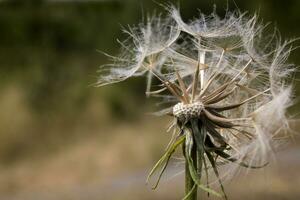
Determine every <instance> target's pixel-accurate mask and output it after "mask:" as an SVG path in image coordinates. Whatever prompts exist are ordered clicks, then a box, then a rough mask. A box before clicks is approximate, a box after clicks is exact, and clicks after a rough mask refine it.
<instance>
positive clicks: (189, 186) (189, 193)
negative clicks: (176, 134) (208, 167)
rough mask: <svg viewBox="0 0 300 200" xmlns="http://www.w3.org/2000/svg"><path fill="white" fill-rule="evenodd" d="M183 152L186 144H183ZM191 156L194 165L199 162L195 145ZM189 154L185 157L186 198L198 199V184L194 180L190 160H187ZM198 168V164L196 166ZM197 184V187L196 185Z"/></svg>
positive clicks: (190, 199)
mask: <svg viewBox="0 0 300 200" xmlns="http://www.w3.org/2000/svg"><path fill="white" fill-rule="evenodd" d="M182 147H183V153H184V154H185V148H186V145H182ZM191 158H192V160H193V163H194V165H196V163H197V147H196V146H195V145H193V148H192V152H191ZM187 159H188V158H187V156H186V158H185V160H186V161H185V198H184V199H185V200H197V184H196V183H195V182H194V180H193V178H192V176H191V173H190V167H189V162H188V161H187ZM194 167H195V168H196V166H194ZM195 186H196V187H195Z"/></svg>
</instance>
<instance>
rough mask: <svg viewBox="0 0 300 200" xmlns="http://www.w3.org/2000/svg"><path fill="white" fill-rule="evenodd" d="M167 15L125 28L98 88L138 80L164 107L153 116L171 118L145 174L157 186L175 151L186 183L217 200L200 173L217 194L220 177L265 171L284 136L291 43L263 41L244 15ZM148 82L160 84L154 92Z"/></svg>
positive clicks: (257, 27)
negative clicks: (164, 143) (160, 150)
mask: <svg viewBox="0 0 300 200" xmlns="http://www.w3.org/2000/svg"><path fill="white" fill-rule="evenodd" d="M167 11H168V15H167V16H165V17H162V16H161V15H159V16H154V17H151V18H148V19H147V21H146V23H142V24H139V25H138V26H136V27H130V28H128V29H127V30H125V32H126V33H127V34H128V35H129V38H128V39H127V40H125V41H124V42H120V44H121V45H122V51H121V55H120V56H118V57H114V56H110V58H112V60H113V63H112V64H110V65H105V66H102V67H101V69H100V78H99V82H98V85H105V84H110V83H114V82H119V81H123V80H125V79H127V78H129V77H132V76H142V75H146V76H147V83H148V84H147V91H146V94H147V96H155V97H158V98H161V99H160V100H161V101H162V102H161V103H162V104H163V105H168V107H166V108H164V109H163V110H162V111H160V112H159V113H158V114H161V115H164V114H166V115H171V116H173V117H174V123H173V126H172V127H171V128H173V129H174V134H173V137H172V139H171V142H170V144H169V145H168V147H167V150H166V153H165V154H164V155H163V156H162V158H161V159H160V160H159V161H158V163H157V164H156V165H155V166H154V168H153V170H152V171H151V172H150V176H151V175H152V174H153V173H155V172H156V171H157V170H159V169H160V172H159V174H158V177H159V178H158V181H159V179H160V177H161V175H162V173H163V172H164V170H165V168H166V167H167V165H168V162H169V160H170V158H171V156H172V154H173V153H174V152H175V150H176V148H177V147H179V146H182V147H183V148H184V151H183V152H184V156H185V159H186V162H187V163H188V166H189V167H188V170H189V172H190V175H191V177H192V179H193V181H194V183H195V184H196V185H197V186H199V187H200V188H202V189H203V190H205V191H208V192H210V193H213V194H216V195H218V193H216V192H214V191H213V190H211V189H209V184H208V185H207V186H204V185H205V184H204V185H203V181H202V180H200V175H201V174H202V173H201V172H202V171H203V172H206V174H207V170H209V169H212V170H213V172H214V173H215V175H216V177H217V180H218V181H219V183H220V185H221V188H222V191H224V190H223V186H222V183H221V180H222V179H223V178H225V177H226V176H228V175H230V174H232V173H230V172H233V171H236V169H237V167H239V166H242V167H247V168H259V167H263V166H265V165H266V164H267V163H268V158H269V157H270V153H271V152H272V151H271V150H273V149H274V148H275V147H278V145H280V144H281V143H282V141H283V139H284V138H286V136H287V133H288V131H289V123H288V117H287V116H286V109H287V108H288V107H289V106H291V105H292V101H291V93H292V87H291V85H290V84H289V83H290V81H289V78H291V75H292V73H293V72H294V70H295V67H294V65H291V64H287V63H286V60H287V57H288V55H289V53H290V51H291V50H292V47H291V45H290V43H291V42H292V41H281V39H280V37H279V36H278V33H277V32H276V31H274V33H273V34H271V35H268V36H263V32H264V30H265V27H266V26H264V25H263V24H261V23H260V22H258V20H257V17H256V16H248V15H246V14H245V13H240V12H233V13H231V12H227V14H226V15H225V17H224V18H220V17H219V16H218V15H217V14H216V13H215V12H213V13H212V14H211V15H209V16H205V15H202V14H200V17H199V18H197V19H194V20H192V21H189V22H188V23H187V22H184V21H183V20H182V18H181V16H180V14H179V11H178V10H177V9H176V8H174V7H172V6H170V7H168V8H167ZM153 78H155V79H158V80H159V81H160V82H161V85H159V86H157V85H156V86H154V85H153V84H152V79H153ZM154 87H156V88H155V89H154ZM194 153H195V154H196V159H195V156H194V157H193V156H192V154H194ZM228 164H231V165H230V167H228ZM220 166H227V167H226V173H224V174H220V173H219V171H218V168H219V167H220ZM206 178H207V179H208V176H206ZM158 181H157V183H156V184H155V185H154V187H156V186H157V184H158ZM207 182H208V181H207Z"/></svg>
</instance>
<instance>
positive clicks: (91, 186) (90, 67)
mask: <svg viewBox="0 0 300 200" xmlns="http://www.w3.org/2000/svg"><path fill="white" fill-rule="evenodd" d="M157 2H161V3H162V2H164V1H157ZM171 2H173V3H175V4H177V3H178V2H179V4H180V8H181V11H182V14H183V17H184V18H185V19H189V18H191V17H193V16H197V9H196V8H200V9H201V10H202V11H203V12H206V13H209V12H210V11H211V10H212V7H213V3H216V4H217V8H218V12H219V13H220V14H221V15H222V14H224V8H225V7H226V1H221V0H212V1H189V2H187V1H171ZM236 3H237V4H238V6H239V7H240V9H241V10H242V11H245V10H249V12H250V13H253V12H255V11H258V10H259V11H258V12H259V14H260V16H261V18H263V19H264V21H275V22H276V24H277V26H278V29H279V30H280V32H281V33H282V35H283V37H297V36H299V35H300V34H299V33H300V27H299V26H297V25H298V22H299V20H300V19H299V18H300V16H299V15H298V11H299V9H300V1H297V0H287V1H285V2H284V3H282V1H279V0H273V1H271V0H266V1H259V0H253V1H242V0H236ZM229 6H230V7H231V8H234V7H235V5H234V3H233V1H229ZM141 7H142V8H143V9H144V12H145V13H144V15H146V13H151V12H152V11H153V10H154V9H155V10H158V11H159V10H162V8H160V7H159V6H158V3H156V2H153V1H150V0H149V1H146V0H144V1H137V0H127V1H119V0H115V1H91V2H72V1H70V2H59V1H57V2H52V3H51V2H50V1H42V0H27V1H21V0H9V1H3V2H1V3H0V28H1V31H0V92H1V98H0V110H1V111H0V169H1V171H0V199H22V200H23V199H91V200H92V199H178V197H179V196H180V195H181V182H180V180H179V179H174V181H173V180H172V181H167V182H164V183H163V186H162V187H161V188H159V190H158V191H157V192H153V191H151V190H150V189H149V187H146V186H145V185H144V180H145V177H146V172H147V170H146V169H150V167H151V165H152V164H153V163H154V162H155V160H156V159H157V158H159V156H160V154H161V153H162V152H163V149H164V146H165V145H166V144H167V142H168V138H169V136H170V135H169V134H165V130H166V126H167V123H168V119H160V118H155V117H151V116H148V115H145V113H147V112H150V111H153V110H154V108H153V107H152V106H150V104H151V103H152V100H148V99H146V98H145V97H144V89H145V81H144V79H142V78H139V79H131V80H128V81H126V82H123V83H121V84H116V85H113V86H107V87H103V88H95V87H93V86H91V85H92V84H94V83H95V82H96V80H97V73H96V71H97V69H98V67H99V65H101V64H103V63H107V62H108V60H107V58H105V57H104V56H103V55H102V54H100V53H98V52H97V51H96V50H97V49H99V50H102V51H105V52H108V53H111V54H116V53H117V51H118V50H117V49H118V46H117V42H116V38H121V39H122V38H124V35H123V34H122V31H121V26H120V25H123V26H127V24H130V25H132V24H137V23H139V22H140V21H141V17H142V11H141ZM295 45H297V43H296V44H295ZM298 55H299V50H295V51H294V52H293V54H292V55H291V58H290V61H291V62H294V63H296V64H299V61H300V60H299V58H300V57H299V56H298ZM298 77H299V76H298ZM296 90H297V93H296V94H295V96H298V95H299V84H298V83H296ZM298 111H299V104H298V105H297V106H295V107H294V108H293V109H292V112H293V113H297V112H298ZM296 127H298V126H296ZM296 129H298V128H296ZM296 144H297V143H296ZM295 148H296V147H295ZM297 155H299V154H297ZM297 155H296V156H295V160H292V161H288V162H287V163H288V164H286V163H280V165H279V167H281V168H280V171H279V172H280V173H283V174H276V172H274V171H271V172H270V173H271V174H272V173H273V175H271V180H272V181H274V184H273V183H272V184H271V186H270V185H269V187H268V188H265V187H264V186H263V183H262V181H261V179H260V175H254V176H251V177H253V178H250V179H249V180H251V181H252V182H253V184H252V185H258V188H255V187H254V186H253V188H252V189H253V191H254V192H252V193H251V195H247V194H249V191H247V187H246V189H245V185H251V184H250V183H249V184H245V185H244V184H239V183H244V182H245V181H244V182H243V181H241V182H236V183H233V185H232V186H228V187H229V188H230V189H229V190H231V191H228V193H229V194H231V195H232V199H241V198H242V199H254V198H255V199H259V198H261V199H299V196H300V195H299V192H298V191H297V189H295V188H296V187H297V186H298V185H299V176H300V175H299V172H298V171H297V167H298V168H299V158H298V159H297ZM296 161H297V162H296ZM252 179H253V180H252ZM256 179H258V180H259V181H256ZM246 182H247V181H246ZM269 182H270V181H268V183H269ZM261 184H262V185H261ZM243 185H244V186H243ZM273 187H274V188H275V189H272V188H273ZM287 187H288V188H287ZM265 190H266V192H265ZM169 191H172V192H171V193H170V192H169ZM279 191H280V192H279ZM254 195H255V197H254ZM238 197H240V198H238ZM211 199H213V198H211Z"/></svg>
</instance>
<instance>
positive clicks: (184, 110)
mask: <svg viewBox="0 0 300 200" xmlns="http://www.w3.org/2000/svg"><path fill="white" fill-rule="evenodd" d="M203 108H204V105H203V103H201V102H194V103H189V104H183V103H181V102H180V103H177V104H176V105H175V106H174V107H173V115H174V116H175V117H176V118H177V119H180V120H188V119H191V118H195V117H199V116H200V113H201V111H202V110H203Z"/></svg>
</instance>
